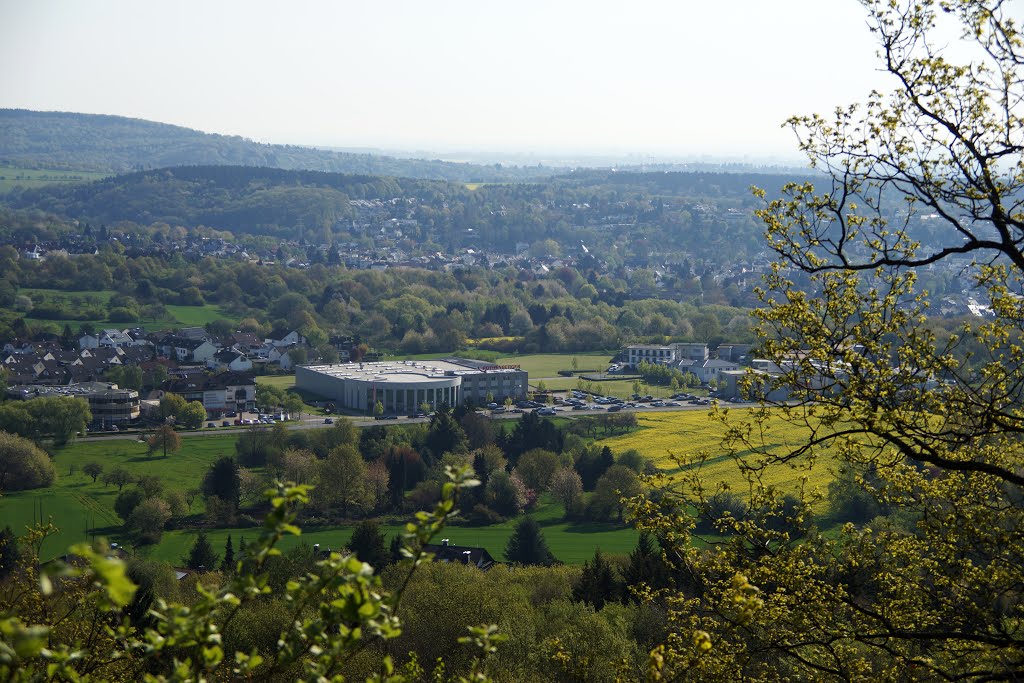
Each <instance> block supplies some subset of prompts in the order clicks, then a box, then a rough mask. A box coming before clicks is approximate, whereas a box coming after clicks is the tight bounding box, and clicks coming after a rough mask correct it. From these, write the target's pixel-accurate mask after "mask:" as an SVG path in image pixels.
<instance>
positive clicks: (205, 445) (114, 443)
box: [0, 434, 236, 559]
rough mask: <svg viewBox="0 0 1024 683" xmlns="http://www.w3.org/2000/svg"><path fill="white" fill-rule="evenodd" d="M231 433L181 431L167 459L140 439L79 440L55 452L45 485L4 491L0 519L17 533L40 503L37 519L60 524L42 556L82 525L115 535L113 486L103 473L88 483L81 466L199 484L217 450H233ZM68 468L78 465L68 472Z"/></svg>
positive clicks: (77, 534) (75, 538)
mask: <svg viewBox="0 0 1024 683" xmlns="http://www.w3.org/2000/svg"><path fill="white" fill-rule="evenodd" d="M235 438H236V435H233V434H223V435H217V436H203V437H189V436H188V435H185V436H184V437H183V438H182V447H181V450H180V451H178V452H177V453H173V454H171V455H168V456H167V458H166V459H165V458H161V457H154V458H150V457H149V456H148V455H147V454H146V445H145V444H144V443H141V442H139V441H132V440H129V439H111V440H109V441H89V442H81V443H77V444H74V445H71V446H68V447H65V448H62V449H60V450H58V451H57V452H56V454H55V457H54V462H55V464H56V466H57V474H58V479H57V483H56V484H55V485H54V486H53V487H51V488H49V489H45V490H36V491H15V492H11V493H8V494H6V495H5V496H4V497H3V498H0V520H3V523H4V524H10V525H11V528H12V529H14V530H15V532H16V533H22V532H24V530H25V527H26V526H27V525H30V524H31V523H32V522H33V520H34V519H39V518H40V517H39V507H40V505H41V506H42V519H44V520H45V519H46V518H50V517H52V519H53V523H54V524H55V525H56V526H58V527H60V528H61V532H60V534H58V535H56V536H54V537H52V538H50V539H47V541H46V545H45V547H44V548H43V556H44V559H48V558H49V557H53V556H55V555H57V554H60V553H61V552H63V551H64V550H65V549H66V548H67V547H68V546H69V545H71V544H72V543H77V542H79V541H81V540H83V538H84V534H85V529H86V527H91V528H96V529H97V530H98V532H99V533H101V534H103V535H107V536H110V537H112V538H114V540H118V531H119V529H118V527H119V526H120V524H121V520H120V519H119V518H118V516H117V515H116V514H115V513H114V500H116V499H117V494H118V490H117V487H116V486H105V485H104V484H103V481H102V477H100V479H99V480H98V481H97V482H96V483H93V481H92V478H91V477H88V476H86V475H84V474H82V471H81V468H82V465H84V464H85V463H87V462H90V461H96V462H99V463H101V464H102V465H103V469H104V471H106V472H109V471H111V470H113V469H115V468H117V467H124V468H125V469H126V470H128V471H129V472H131V473H132V474H157V475H159V476H160V477H161V478H162V479H163V481H164V488H165V489H166V490H180V491H186V490H188V489H190V488H195V487H198V486H199V484H200V482H201V481H202V478H203V475H204V474H205V473H206V469H207V467H209V465H210V463H212V462H213V461H214V460H216V459H217V458H219V457H220V456H221V455H232V454H234V452H235ZM72 467H76V468H77V469H76V471H75V472H74V473H73V474H70V472H71V469H72ZM199 506H201V503H199V504H196V505H194V507H195V509H197V510H198V509H199Z"/></svg>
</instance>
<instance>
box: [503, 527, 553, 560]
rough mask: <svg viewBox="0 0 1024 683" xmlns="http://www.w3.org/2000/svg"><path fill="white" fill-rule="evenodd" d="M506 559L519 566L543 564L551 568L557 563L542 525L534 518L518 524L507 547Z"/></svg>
mask: <svg viewBox="0 0 1024 683" xmlns="http://www.w3.org/2000/svg"><path fill="white" fill-rule="evenodd" d="M505 559H506V560H508V561H509V562H515V563H518V564H541V565H544V566H550V565H552V564H554V563H555V562H557V561H558V560H556V559H555V556H554V555H552V554H551V551H550V550H548V544H547V541H545V540H544V532H543V531H541V529H540V525H539V524H537V522H535V521H534V520H533V518H532V517H523V518H522V519H521V520H519V523H518V524H516V528H515V531H513V532H512V535H511V536H510V537H509V539H508V544H507V545H506V546H505Z"/></svg>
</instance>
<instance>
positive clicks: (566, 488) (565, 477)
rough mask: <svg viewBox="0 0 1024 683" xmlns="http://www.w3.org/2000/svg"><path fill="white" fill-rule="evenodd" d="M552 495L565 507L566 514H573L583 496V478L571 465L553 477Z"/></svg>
mask: <svg viewBox="0 0 1024 683" xmlns="http://www.w3.org/2000/svg"><path fill="white" fill-rule="evenodd" d="M551 495H552V496H553V497H554V499H555V500H557V501H558V502H559V503H561V504H562V506H563V507H564V508H565V516H566V517H570V516H571V515H573V514H574V513H575V512H576V510H577V509H578V508H579V505H580V498H581V497H582V496H583V480H582V479H580V475H579V474H577V473H576V471H575V470H574V469H572V468H571V467H563V468H562V469H560V470H558V471H557V472H555V475H554V476H553V477H552V478H551Z"/></svg>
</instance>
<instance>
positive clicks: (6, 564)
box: [0, 524, 21, 579]
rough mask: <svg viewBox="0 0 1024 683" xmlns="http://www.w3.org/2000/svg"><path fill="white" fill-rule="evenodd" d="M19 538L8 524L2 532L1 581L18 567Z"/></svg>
mask: <svg viewBox="0 0 1024 683" xmlns="http://www.w3.org/2000/svg"><path fill="white" fill-rule="evenodd" d="M20 558H21V553H19V552H18V537H17V536H15V535H14V531H13V530H12V529H11V526H10V525H9V524H8V525H7V526H5V527H4V528H3V529H2V530H0V579H3V578H4V577H6V576H7V575H8V574H10V573H11V571H12V570H13V569H14V568H15V567H16V566H17V565H18V560H19V559H20Z"/></svg>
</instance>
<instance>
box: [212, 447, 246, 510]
mask: <svg viewBox="0 0 1024 683" xmlns="http://www.w3.org/2000/svg"><path fill="white" fill-rule="evenodd" d="M203 494H205V495H206V496H216V497H217V498H220V499H221V500H225V501H228V502H229V503H231V504H232V505H233V506H234V507H235V508H237V507H238V501H239V498H240V497H241V494H242V481H241V479H240V478H239V475H238V465H237V464H236V463H235V459H234V458H232V457H231V456H228V455H225V456H224V457H222V458H220V459H218V460H217V461H216V462H214V463H213V464H212V465H210V469H209V470H207V471H206V476H205V477H203Z"/></svg>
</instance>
